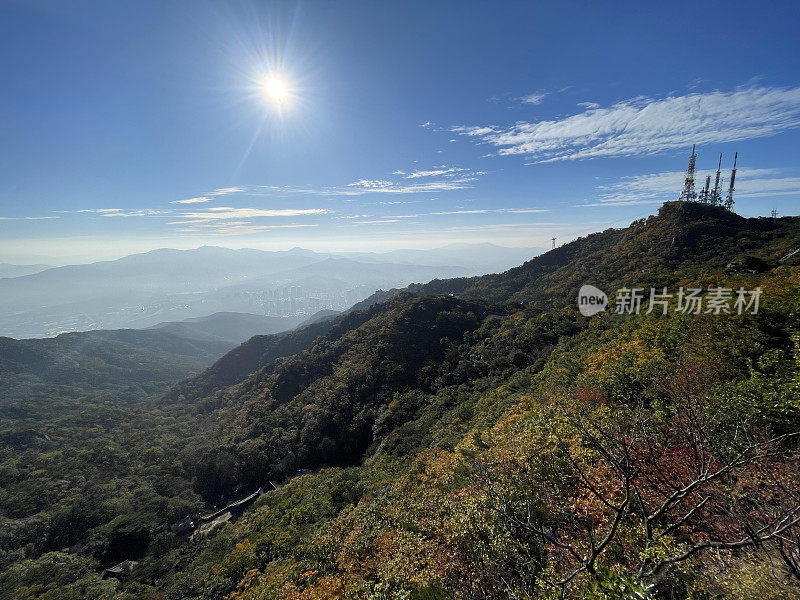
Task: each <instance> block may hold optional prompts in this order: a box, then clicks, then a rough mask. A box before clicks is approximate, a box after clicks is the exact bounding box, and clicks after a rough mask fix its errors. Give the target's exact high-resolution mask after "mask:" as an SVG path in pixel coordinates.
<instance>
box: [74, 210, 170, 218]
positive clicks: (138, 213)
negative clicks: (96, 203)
mask: <svg viewBox="0 0 800 600" xmlns="http://www.w3.org/2000/svg"><path fill="white" fill-rule="evenodd" d="M75 212H77V213H88V214H96V215H100V216H101V217H157V216H162V215H168V214H171V213H172V211H171V210H156V209H151V208H131V209H123V208H83V209H81V210H76V211H75Z"/></svg>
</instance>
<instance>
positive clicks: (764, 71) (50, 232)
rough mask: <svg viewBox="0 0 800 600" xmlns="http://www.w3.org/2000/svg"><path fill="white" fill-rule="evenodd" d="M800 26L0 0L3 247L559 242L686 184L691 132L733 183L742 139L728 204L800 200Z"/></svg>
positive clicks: (696, 17) (767, 14) (675, 15)
mask: <svg viewBox="0 0 800 600" xmlns="http://www.w3.org/2000/svg"><path fill="white" fill-rule="evenodd" d="M798 22H800V4H798V3H796V2H771V3H769V4H766V5H764V6H762V7H761V8H759V9H758V10H754V8H753V5H752V3H745V2H725V3H717V2H713V3H711V2H709V3H702V2H701V3H680V2H672V3H670V5H669V8H668V9H665V8H664V5H663V3H642V2H630V3H626V2H614V3H603V2H558V3H547V4H545V3H535V2H531V3H483V2H481V3H478V2H452V3H446V2H419V3H416V2H402V3H400V2H397V3H389V2H377V3H376V2H363V3H362V2H301V3H295V2H279V3H268V2H258V3H256V2H239V3H222V2H214V3H203V2H188V1H187V2H152V3H150V2H127V3H123V2H86V1H80V2H79V1H75V2H69V1H58V2H55V1H53V2H42V1H37V0H25V1H22V0H20V1H14V2H2V3H0V75H2V82H3V83H2V85H0V139H2V144H1V145H0V262H31V261H45V262H49V263H53V264H57V263H63V262H71V261H85V260H93V259H101V258H102V259H105V258H114V257H118V256H122V255H124V254H129V253H132V252H136V251H144V250H149V249H152V248H157V247H165V246H168V247H177V248H189V247H197V246H200V245H203V244H214V245H222V246H230V247H255V248H265V249H281V248H290V247H293V246H303V247H308V248H313V249H316V250H378V251H379V250H382V249H392V248H401V247H404V248H409V247H415V248H426V247H435V246H438V245H443V244H446V243H451V242H458V241H466V242H471V241H492V242H495V243H498V244H502V245H509V246H545V245H549V239H550V238H551V237H553V236H556V237H557V238H558V240H559V242H564V241H568V240H569V239H573V238H574V237H576V236H578V235H582V234H585V233H588V232H592V231H597V230H602V229H605V228H607V227H611V226H623V225H626V224H627V223H629V222H630V221H631V220H633V219H636V218H639V217H642V216H646V215H648V214H652V213H653V212H655V210H656V209H657V207H658V205H659V203H660V202H662V201H663V200H667V199H674V198H675V197H676V196H677V194H678V192H679V188H680V184H681V180H682V174H681V172H682V171H683V170H684V169H685V167H686V162H687V158H688V154H689V149H690V146H691V143H692V142H697V143H698V145H699V148H698V153H699V158H698V168H699V169H700V171H701V173H705V172H707V171H711V170H712V169H714V168H715V167H716V161H717V156H718V154H719V153H720V152H722V153H724V158H723V165H724V166H725V167H726V170H725V172H724V176H725V177H726V178H727V175H728V172H727V169H729V168H730V163H731V162H732V157H733V152H734V151H736V150H738V151H739V154H740V160H739V167H740V171H739V174H738V176H737V196H736V200H737V203H736V205H735V209H736V210H737V212H739V213H740V214H743V215H748V216H752V215H766V214H769V212H770V210H771V209H773V208H776V209H777V210H778V211H779V213H781V214H796V213H797V206H798V199H799V198H800V164H798V148H800V143H798V142H800V131H798V125H800V68H799V67H800V62H799V61H798V58H797V57H798V56H800V42H798V36H797V32H796V28H797V23H798ZM269 77H277V78H279V79H281V80H282V81H283V82H284V83H285V85H286V87H287V88H288V97H287V98H286V100H285V101H284V102H283V103H282V104H280V105H278V104H277V103H275V102H274V101H273V100H272V99H270V98H268V97H267V96H266V94H265V93H264V90H263V84H264V81H265V80H266V79H267V78H269ZM699 179H700V178H699Z"/></svg>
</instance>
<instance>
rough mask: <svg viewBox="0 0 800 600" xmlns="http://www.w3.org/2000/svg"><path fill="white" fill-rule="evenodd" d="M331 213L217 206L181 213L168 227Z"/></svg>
mask: <svg viewBox="0 0 800 600" xmlns="http://www.w3.org/2000/svg"><path fill="white" fill-rule="evenodd" d="M330 212H331V211H330V210H329V209H327V208H233V207H230V206H217V207H214V208H209V209H206V210H202V211H188V212H184V213H181V214H180V215H178V216H179V218H180V219H181V220H180V221H173V222H171V223H169V224H170V225H184V224H188V223H208V222H212V221H228V220H234V219H255V218H264V217H300V216H309V215H324V214H328V213H330Z"/></svg>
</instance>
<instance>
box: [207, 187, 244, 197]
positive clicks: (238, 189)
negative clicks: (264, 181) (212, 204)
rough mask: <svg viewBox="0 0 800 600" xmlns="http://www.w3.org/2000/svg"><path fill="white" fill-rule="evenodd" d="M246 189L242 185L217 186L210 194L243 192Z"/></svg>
mask: <svg viewBox="0 0 800 600" xmlns="http://www.w3.org/2000/svg"><path fill="white" fill-rule="evenodd" d="M244 191H245V189H244V188H241V187H223V188H217V189H216V190H214V191H213V192H211V193H210V194H209V196H227V195H229V194H241V193H242V192H244Z"/></svg>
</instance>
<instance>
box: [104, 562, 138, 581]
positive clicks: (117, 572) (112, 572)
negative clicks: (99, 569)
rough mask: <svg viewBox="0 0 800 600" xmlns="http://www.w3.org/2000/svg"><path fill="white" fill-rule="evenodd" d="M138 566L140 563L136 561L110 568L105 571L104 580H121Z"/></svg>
mask: <svg viewBox="0 0 800 600" xmlns="http://www.w3.org/2000/svg"><path fill="white" fill-rule="evenodd" d="M138 564H139V561H136V560H123V561H122V562H121V563H119V564H117V565H114V566H113V567H108V568H107V569H106V570H105V571H103V579H108V578H109V577H114V578H116V579H119V578H120V577H122V576H123V575H125V574H126V573H130V572H131V571H133V570H134V569H135V568H136V567H137V565H138Z"/></svg>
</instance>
